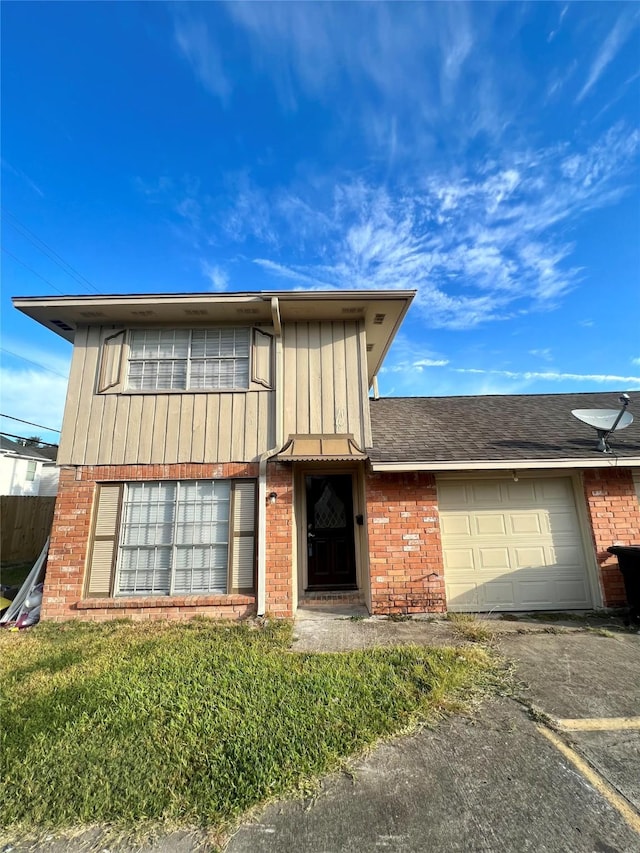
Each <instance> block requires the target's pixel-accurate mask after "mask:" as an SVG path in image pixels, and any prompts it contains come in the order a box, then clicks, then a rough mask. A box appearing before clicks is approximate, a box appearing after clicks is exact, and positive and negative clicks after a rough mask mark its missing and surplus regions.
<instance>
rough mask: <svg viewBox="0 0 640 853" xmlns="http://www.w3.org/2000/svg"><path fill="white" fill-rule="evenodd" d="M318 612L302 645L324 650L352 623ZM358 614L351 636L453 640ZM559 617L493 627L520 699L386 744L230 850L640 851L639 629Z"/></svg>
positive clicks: (264, 817)
mask: <svg viewBox="0 0 640 853" xmlns="http://www.w3.org/2000/svg"><path fill="white" fill-rule="evenodd" d="M315 621H316V622H317V624H316V626H315V630H314V626H313V624H312V622H313V619H312V618H310V619H308V620H307V624H306V627H303V628H302V629H300V630H299V637H300V635H301V637H302V641H301V640H300V639H299V640H298V647H300V646H301V645H302V646H303V647H304V645H305V637H310V636H315V637H316V639H317V640H318V641H319V644H320V645H323V646H324V647H325V648H327V647H331V646H332V640H331V637H332V636H333V637H334V638H339V637H340V635H341V634H342V633H343V632H344V630H345V627H346V625H347V624H349V623H348V622H346V623H345V622H344V621H343V624H341V625H339V626H335V630H332V628H331V626H330V625H329V624H328V622H327V621H326V620H322V619H316V620H315ZM366 622H367V623H369V624H370V625H373V627H372V628H367V627H366V623H365V622H356V623H351V631H350V632H349V635H350V637H351V639H350V642H349V645H351V646H353V645H354V644H355V646H356V647H358V646H360V645H364V646H366V645H372V644H375V641H374V642H372V643H370V642H369V640H370V639H372V637H373V635H375V634H377V635H378V636H377V641H378V642H381V641H382V642H384V641H386V640H387V639H388V640H391V636H392V635H394V634H395V635H397V633H402V634H403V639H404V640H405V641H407V639H413V640H414V641H417V642H423V641H424V642H427V641H428V636H429V634H432V640H436V641H441V642H442V641H446V640H447V639H448V640H449V642H450V641H451V636H450V635H449V636H448V638H447V636H446V633H447V626H446V625H445V626H443V625H442V623H430V625H429V624H425V625H423V626H421V625H420V623H415V624H413V623H405V624H401V625H396V626H395V628H398V629H399V631H396V630H395V628H392V629H387V628H385V627H384V625H383V623H380V622H378V623H377V624H376V623H374V622H373V621H372V620H371V622H370V620H366ZM386 624H387V625H389V624H391V623H386ZM568 624H569V627H566V626H564V627H563V626H562V625H559V624H558V623H557V622H554V623H549V624H545V623H540V622H538V621H536V622H535V623H534V624H533V626H532V627H531V630H532V631H533V633H520V632H521V631H522V630H525V629H523V627H522V623H520V622H519V623H516V624H515V625H510V627H508V628H505V625H504V624H503V625H502V626H497V625H496V627H498V630H499V634H500V636H499V639H498V643H499V647H500V651H501V652H502V653H503V654H504V655H505V656H506V657H507V658H509V659H511V660H512V661H514V663H515V666H516V679H517V687H516V692H517V694H518V696H519V697H520V699H521V700H522V701H517V700H516V699H500V700H495V701H491V702H489V703H487V704H486V705H484V706H483V707H482V709H481V710H480V712H479V713H478V714H477V716H475V717H473V718H464V717H454V718H451V719H449V720H448V721H446V722H445V723H443V724H441V725H440V726H438V727H437V728H435V729H433V730H423V731H421V732H419V733H418V734H415V735H413V736H411V737H407V738H398V739H396V740H394V741H391V742H389V743H386V744H383V745H382V746H380V747H379V748H377V749H376V750H375V751H373V752H372V753H371V754H370V755H369V756H368V757H366V758H365V759H363V760H361V761H359V762H357V763H356V764H355V765H354V766H353V767H352V768H351V772H350V773H349V774H345V773H343V774H336V775H334V776H331V777H328V778H326V779H325V780H324V781H323V783H322V786H321V790H320V792H319V794H318V795H317V796H316V797H315V798H313V799H311V800H304V799H292V800H287V801H283V802H279V803H275V804H273V805H271V806H269V807H267V808H266V809H265V810H264V811H263V812H262V813H261V814H260V815H259V816H258V817H257V818H256V819H255V820H254V821H253V822H248V823H246V824H244V825H242V826H241V827H240V828H239V829H238V831H237V832H236V834H235V835H234V837H233V838H232V839H231V840H230V842H229V844H228V845H227V847H226V853H249V851H251V853H261V852H262V851H265V853H266V851H269V853H271V851H279V853H287V851H291V853H294V851H295V852H296V853H297V851H303V850H304V851H306V853H338V851H341V853H342V852H343V853H352V851H353V853H355V851H364V850H367V851H368V850H381V851H389V852H390V853H391V851H398V853H400V851H403V853H404V851H438V853H445V851H460V853H463V851H464V853H471V851H478V853H480V851H483V853H488V851H491V853H505V851H514V853H515V851H536V853H537V851H549V853H637V852H638V851H640V834H639V833H640V814H639V813H638V809H640V719H639V718H638V716H637V715H638V714H640V636H637V635H631V634H623V633H617V634H614V635H613V636H609V635H607V634H606V633H601V629H600V628H598V627H596V628H593V627H592V628H590V629H589V628H585V626H584V625H578V626H576V625H575V623H568ZM381 626H382V627H381ZM433 626H435V627H433ZM298 628H300V626H298ZM500 628H502V630H501V631H500ZM526 630H529V628H528V627H527V628H526ZM564 631H566V633H564ZM558 632H561V633H558ZM407 635H409V636H407ZM357 637H360V640H358V639H354V638H357ZM397 640H398V637H397V636H396V641H397ZM531 708H533V709H534V712H533V714H532V712H531V710H530V709H531ZM633 718H635V719H633ZM576 721H578V722H577V723H576ZM570 724H572V725H573V726H574V728H571V729H570V728H567V727H568V726H569V725H570ZM580 725H581V726H582V727H583V728H579V726H580ZM575 726H578V728H575Z"/></svg>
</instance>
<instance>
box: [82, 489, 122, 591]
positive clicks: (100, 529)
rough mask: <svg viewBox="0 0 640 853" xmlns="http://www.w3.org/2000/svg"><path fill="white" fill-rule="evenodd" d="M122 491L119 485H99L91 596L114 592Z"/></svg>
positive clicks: (90, 561) (91, 571)
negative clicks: (114, 569)
mask: <svg viewBox="0 0 640 853" xmlns="http://www.w3.org/2000/svg"><path fill="white" fill-rule="evenodd" d="M121 491H122V489H121V486H119V485H105V486H99V487H98V503H97V507H96V517H95V527H94V532H93V542H92V545H91V556H90V559H89V565H88V578H89V579H88V583H87V595H88V596H89V598H103V597H108V596H109V595H111V587H112V578H113V568H114V565H115V559H116V546H117V539H118V517H119V514H120V494H121Z"/></svg>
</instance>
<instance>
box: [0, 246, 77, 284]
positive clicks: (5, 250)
mask: <svg viewBox="0 0 640 853" xmlns="http://www.w3.org/2000/svg"><path fill="white" fill-rule="evenodd" d="M2 251H3V252H6V253H7V255H9V257H10V258H13V260H14V261H17V262H18V263H19V264H20V265H21V266H23V267H24V268H25V269H26V270H29V272H32V273H33V274H34V275H35V276H37V277H38V278H40V279H42V281H44V283H45V284H48V285H49V287H52V288H53V289H54V290H55V291H56V293H59V294H60V296H66V294H65V293H63V292H62V290H60V288H59V287H56V286H55V284H51V282H50V281H49V279H48V278H45V277H44V276H43V275H40V273H39V272H36V271H35V270H34V269H33V268H32V267H30V266H28V265H27V264H25V262H24V261H21V260H20V258H17V257H16V256H15V255H14V254H13V253H12V252H10V251H9V250H8V249H7V248H5V246H3V247H2Z"/></svg>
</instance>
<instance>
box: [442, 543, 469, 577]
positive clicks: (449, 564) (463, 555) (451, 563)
mask: <svg viewBox="0 0 640 853" xmlns="http://www.w3.org/2000/svg"><path fill="white" fill-rule="evenodd" d="M475 564H476V561H475V560H474V555H473V549H472V548H449V549H448V550H447V552H446V554H445V555H444V567H445V569H450V570H456V569H457V570H459V571H469V572H473V571H474V569H475Z"/></svg>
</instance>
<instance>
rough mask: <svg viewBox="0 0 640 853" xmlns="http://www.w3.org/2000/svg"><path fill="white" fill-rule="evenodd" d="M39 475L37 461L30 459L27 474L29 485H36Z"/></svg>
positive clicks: (26, 478)
mask: <svg viewBox="0 0 640 853" xmlns="http://www.w3.org/2000/svg"><path fill="white" fill-rule="evenodd" d="M37 473H38V463H37V461H36V460H35V459H29V460H28V461H27V473H26V474H25V480H26V481H27V483H35V480H36V475H37Z"/></svg>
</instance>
